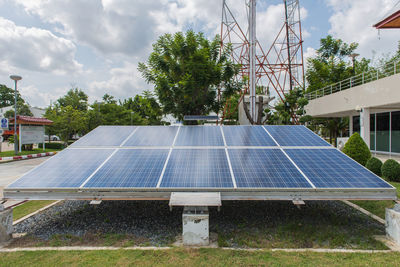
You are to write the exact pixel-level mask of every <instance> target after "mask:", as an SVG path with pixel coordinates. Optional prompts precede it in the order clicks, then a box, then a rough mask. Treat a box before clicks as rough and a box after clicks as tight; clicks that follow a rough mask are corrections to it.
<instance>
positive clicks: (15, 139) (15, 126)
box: [10, 75, 22, 155]
mask: <svg viewBox="0 0 400 267" xmlns="http://www.w3.org/2000/svg"><path fill="white" fill-rule="evenodd" d="M10 79H11V80H13V81H14V85H15V91H14V154H15V155H18V143H19V142H21V140H18V137H17V82H18V81H19V80H21V79H22V77H21V76H18V75H11V76H10ZM20 132H21V129H20Z"/></svg>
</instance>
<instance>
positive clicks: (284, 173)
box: [228, 149, 311, 188]
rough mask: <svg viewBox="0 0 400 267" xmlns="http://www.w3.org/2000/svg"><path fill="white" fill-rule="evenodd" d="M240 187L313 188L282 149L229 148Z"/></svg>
mask: <svg viewBox="0 0 400 267" xmlns="http://www.w3.org/2000/svg"><path fill="white" fill-rule="evenodd" d="M228 153H229V157H230V161H231V164H232V169H233V174H234V176H235V180H236V185H237V187H238V188H241V187H242V188H243V187H249V188H311V185H310V183H308V182H307V180H306V179H305V178H304V176H303V175H302V174H301V173H300V172H299V171H298V170H297V169H296V167H295V166H294V165H293V164H292V163H291V162H290V161H289V159H288V158H287V157H286V156H285V155H284V154H283V153H282V151H281V150H280V149H228Z"/></svg>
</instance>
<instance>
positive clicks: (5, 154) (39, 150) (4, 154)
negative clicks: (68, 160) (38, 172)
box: [0, 148, 60, 157]
mask: <svg viewBox="0 0 400 267" xmlns="http://www.w3.org/2000/svg"><path fill="white" fill-rule="evenodd" d="M53 151H60V150H59V149H52V148H50V149H47V148H46V149H45V150H44V151H43V149H42V148H35V149H33V150H30V151H21V153H18V156H23V155H30V154H38V153H45V152H53ZM12 156H15V154H14V151H3V152H0V157H12Z"/></svg>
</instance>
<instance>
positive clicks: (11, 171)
mask: <svg viewBox="0 0 400 267" xmlns="http://www.w3.org/2000/svg"><path fill="white" fill-rule="evenodd" d="M48 159H49V157H44V158H35V159H29V160H21V161H12V162H6V163H1V164H0V198H2V197H3V188H4V187H6V186H7V185H8V184H10V183H12V182H14V181H15V180H17V179H18V178H19V177H21V176H22V175H23V174H24V173H26V172H28V171H30V170H31V169H33V168H34V167H36V166H37V165H39V164H40V163H42V162H44V161H46V160H48Z"/></svg>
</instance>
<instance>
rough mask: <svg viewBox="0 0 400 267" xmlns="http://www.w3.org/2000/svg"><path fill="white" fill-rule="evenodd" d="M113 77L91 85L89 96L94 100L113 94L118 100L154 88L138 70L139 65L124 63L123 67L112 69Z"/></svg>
mask: <svg viewBox="0 0 400 267" xmlns="http://www.w3.org/2000/svg"><path fill="white" fill-rule="evenodd" d="M110 74H111V77H110V78H109V79H106V80H102V81H93V82H91V83H89V91H88V93H89V95H90V96H92V98H94V99H92V100H98V99H100V98H101V97H102V96H103V95H104V94H105V93H108V94H111V95H113V96H115V97H116V99H123V98H127V97H134V96H135V95H136V94H141V93H142V92H143V91H144V90H146V89H151V88H152V86H150V85H147V84H146V83H145V81H144V79H142V78H141V74H140V72H139V71H138V70H137V64H133V63H130V62H124V64H123V66H122V67H118V68H112V69H111V70H110Z"/></svg>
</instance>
